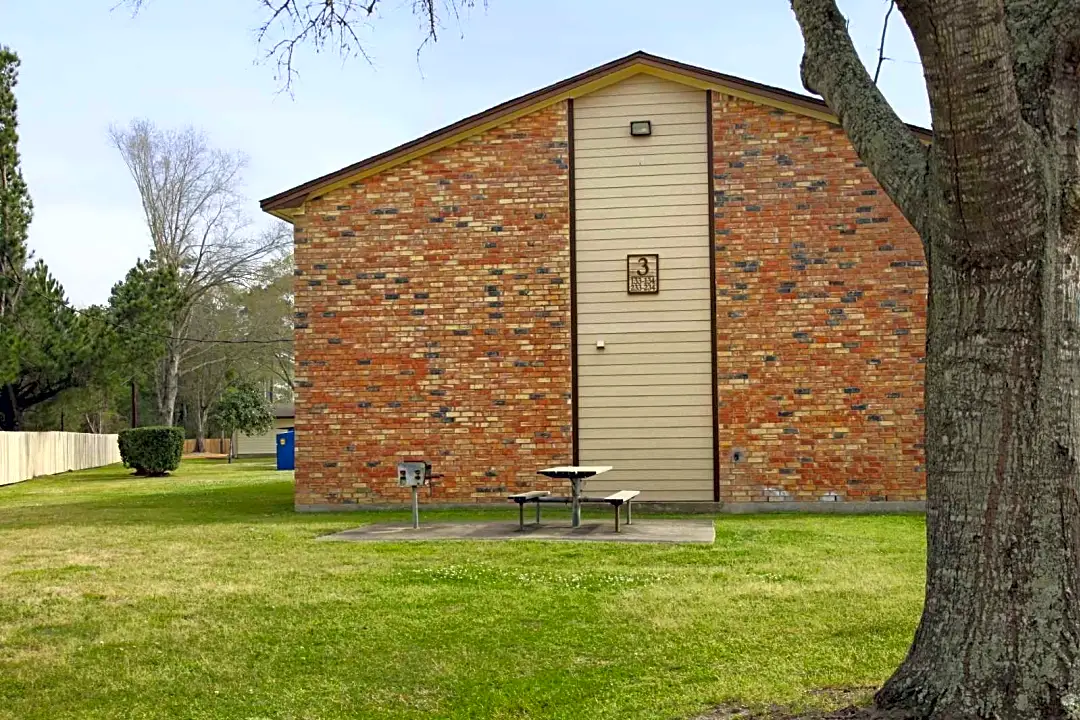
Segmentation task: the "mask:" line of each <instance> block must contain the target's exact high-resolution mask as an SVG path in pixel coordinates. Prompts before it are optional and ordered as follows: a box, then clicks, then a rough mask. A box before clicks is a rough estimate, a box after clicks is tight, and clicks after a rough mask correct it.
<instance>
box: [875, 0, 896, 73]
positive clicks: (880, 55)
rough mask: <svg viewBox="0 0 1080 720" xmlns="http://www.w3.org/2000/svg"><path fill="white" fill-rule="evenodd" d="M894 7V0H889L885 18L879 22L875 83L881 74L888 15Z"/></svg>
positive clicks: (887, 29)
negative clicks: (879, 33) (879, 32)
mask: <svg viewBox="0 0 1080 720" xmlns="http://www.w3.org/2000/svg"><path fill="white" fill-rule="evenodd" d="M895 7H896V0H889V9H888V10H886V11H885V20H884V22H882V23H881V43H880V44H879V45H878V58H877V67H876V68H874V84H875V85H877V83H878V78H879V77H880V76H881V66H882V65H884V64H885V60H886V59H887V58H886V57H885V36H886V35H887V34H888V32H889V16H890V15H892V11H893V8H895Z"/></svg>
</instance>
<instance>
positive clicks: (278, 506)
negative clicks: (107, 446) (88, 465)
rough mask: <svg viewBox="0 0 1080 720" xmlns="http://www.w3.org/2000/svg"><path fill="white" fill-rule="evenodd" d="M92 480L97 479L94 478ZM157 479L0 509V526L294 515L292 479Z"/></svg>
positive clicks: (200, 521) (187, 522)
mask: <svg viewBox="0 0 1080 720" xmlns="http://www.w3.org/2000/svg"><path fill="white" fill-rule="evenodd" d="M104 479H105V478H101V479H100V480H104ZM114 479H116V478H114ZM123 479H129V478H127V477H125V478H123ZM131 479H134V477H133V476H132V478H131ZM139 479H142V480H145V479H146V478H139ZM81 480H84V481H85V480H90V478H81ZM94 480H95V481H99V479H96V478H95V479H94ZM161 480H162V486H161V489H160V490H157V489H140V490H138V491H133V492H132V493H131V494H130V495H118V494H111V495H110V496H108V497H103V498H101V499H99V500H77V501H72V502H61V503H48V504H40V505H17V506H14V507H7V508H3V509H2V512H0V528H28V527H44V526H50V525H53V526H55V525H112V526H115V525H141V524H145V525H205V524H210V523H234V522H260V521H262V522H265V521H278V522H280V521H285V520H289V521H295V520H296V517H297V516H296V513H294V512H293V503H292V490H293V484H292V482H291V481H289V480H285V481H281V482H266V483H258V484H251V485H226V486H214V487H199V486H187V487H181V488H172V487H169V486H168V484H167V483H168V481H169V478H161Z"/></svg>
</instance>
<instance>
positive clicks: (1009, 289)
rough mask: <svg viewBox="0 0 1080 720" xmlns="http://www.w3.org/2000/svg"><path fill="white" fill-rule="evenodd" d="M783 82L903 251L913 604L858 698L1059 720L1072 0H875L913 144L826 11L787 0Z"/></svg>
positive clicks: (1070, 376)
mask: <svg viewBox="0 0 1080 720" xmlns="http://www.w3.org/2000/svg"><path fill="white" fill-rule="evenodd" d="M792 7H793V9H794V10H795V14H796V17H797V18H798V20H799V24H800V27H801V28H802V31H803V36H804V38H805V39H806V53H805V55H804V58H803V80H804V84H806V86H807V87H808V88H809V89H811V90H815V91H817V92H820V93H821V94H822V95H823V96H824V97H825V99H826V101H827V102H828V103H829V105H830V107H831V108H832V109H833V110H834V111H836V113H837V116H838V117H839V119H840V122H841V124H842V125H843V127H844V130H845V132H846V133H847V135H848V137H849V138H850V139H851V141H852V143H853V145H854V146H855V149H856V151H857V152H858V153H859V156H860V158H861V159H862V160H863V161H864V162H865V163H866V165H867V167H869V168H870V170H871V172H873V174H874V176H875V177H876V178H877V179H878V181H879V182H880V183H881V185H882V187H883V188H884V189H885V191H886V192H887V193H888V194H889V197H890V198H892V200H893V201H894V202H895V203H896V204H897V206H898V207H899V208H900V210H901V211H902V212H903V213H904V215H905V217H907V218H908V220H909V221H910V222H911V223H912V225H913V226H914V227H915V229H916V230H918V232H919V234H920V235H921V236H922V239H923V246H924V249H925V250H926V256H927V257H926V259H927V265H928V267H929V273H930V277H929V280H930V286H929V312H928V318H927V353H926V357H927V367H926V460H927V514H926V523H927V582H926V603H925V606H924V609H923V616H922V619H921V621H920V623H919V627H918V630H917V631H916V634H915V640H914V643H913V644H912V647H911V649H910V650H909V652H908V655H907V658H906V659H905V660H904V662H903V664H902V665H901V666H900V668H899V669H898V670H897V671H896V673H895V674H894V675H893V677H892V678H891V679H889V681H888V682H887V683H886V684H885V686H884V687H883V688H882V689H881V690H880V691H879V692H878V694H877V698H876V699H877V703H878V705H879V706H880V707H882V708H884V709H890V710H892V709H895V710H901V711H906V712H908V713H911V714H912V715H914V716H915V717H919V718H935V719H936V718H940V719H942V720H945V719H946V718H947V719H949V720H953V719H958V720H966V719H968V718H972V719H974V718H997V719H1000V720H1014V719H1015V720H1020V719H1021V718H1024V719H1026V718H1036V717H1040V718H1076V719H1080V695H1078V694H1077V693H1078V692H1080V598H1078V597H1077V592H1078V591H1080V588H1078V575H1080V468H1078V467H1077V456H1078V453H1080V247H1078V246H1080V190H1078V188H1080V160H1078V158H1080V151H1078V147H1080V141H1078V134H1080V125H1078V121H1080V2H1078V1H1077V0H1052V1H1051V0H1023V2H1021V1H1020V0H897V7H898V8H899V9H900V11H901V12H902V13H903V15H904V18H905V20H906V21H907V23H908V26H909V27H910V29H911V31H912V36H913V37H914V39H915V44H916V46H917V47H918V50H919V55H920V58H921V60H922V63H923V71H924V76H925V78H926V85H927V92H928V95H929V99H930V108H931V115H932V118H933V126H934V136H933V142H932V144H931V145H930V147H929V149H926V148H924V147H922V146H919V144H918V143H915V142H913V137H914V136H913V135H912V134H911V133H910V132H909V131H908V130H907V128H905V127H904V126H903V125H902V123H900V121H899V118H897V117H896V115H895V113H894V112H893V111H892V108H890V107H889V105H888V103H887V102H886V101H885V99H884V97H883V96H882V95H881V93H880V92H879V91H878V89H877V88H876V87H875V86H874V84H873V82H872V81H871V80H870V78H869V75H868V74H867V72H866V69H865V67H864V66H863V65H862V63H861V61H860V60H859V57H858V54H857V53H856V52H855V49H854V46H853V45H852V43H851V39H850V36H849V35H848V32H847V26H846V22H845V20H844V18H843V16H842V15H841V13H840V12H839V10H838V8H837V7H836V4H835V1H834V0H792Z"/></svg>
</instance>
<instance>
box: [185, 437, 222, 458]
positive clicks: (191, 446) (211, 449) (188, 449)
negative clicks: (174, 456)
mask: <svg viewBox="0 0 1080 720" xmlns="http://www.w3.org/2000/svg"><path fill="white" fill-rule="evenodd" d="M230 442H231V441H230V440H229V438H225V439H224V440H222V439H221V438H206V440H204V441H203V448H204V450H203V452H206V453H210V454H212V455H227V454H228V453H229V444H230ZM193 452H195V440H194V439H191V440H185V441H184V454H185V455H190V454H191V453H193Z"/></svg>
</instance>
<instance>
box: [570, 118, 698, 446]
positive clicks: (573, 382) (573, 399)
mask: <svg viewBox="0 0 1080 720" xmlns="http://www.w3.org/2000/svg"><path fill="white" fill-rule="evenodd" d="M566 140H567V154H568V155H569V156H570V158H569V162H568V163H567V164H568V165H569V166H570V172H569V176H570V432H571V434H572V436H573V442H572V443H571V448H572V451H571V452H572V463H573V464H574V465H578V464H580V462H581V448H580V445H581V443H580V442H579V438H578V342H577V194H576V193H575V191H574V99H573V98H570V99H568V100H567V101H566ZM709 177H712V171H711V170H710V171H709ZM711 194H712V193H711V192H710V195H711ZM714 314H715V313H714ZM714 335H715V333H714ZM713 342H715V340H714V341H713ZM713 374H714V375H715V374H716V353H715V352H714V353H713Z"/></svg>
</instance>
